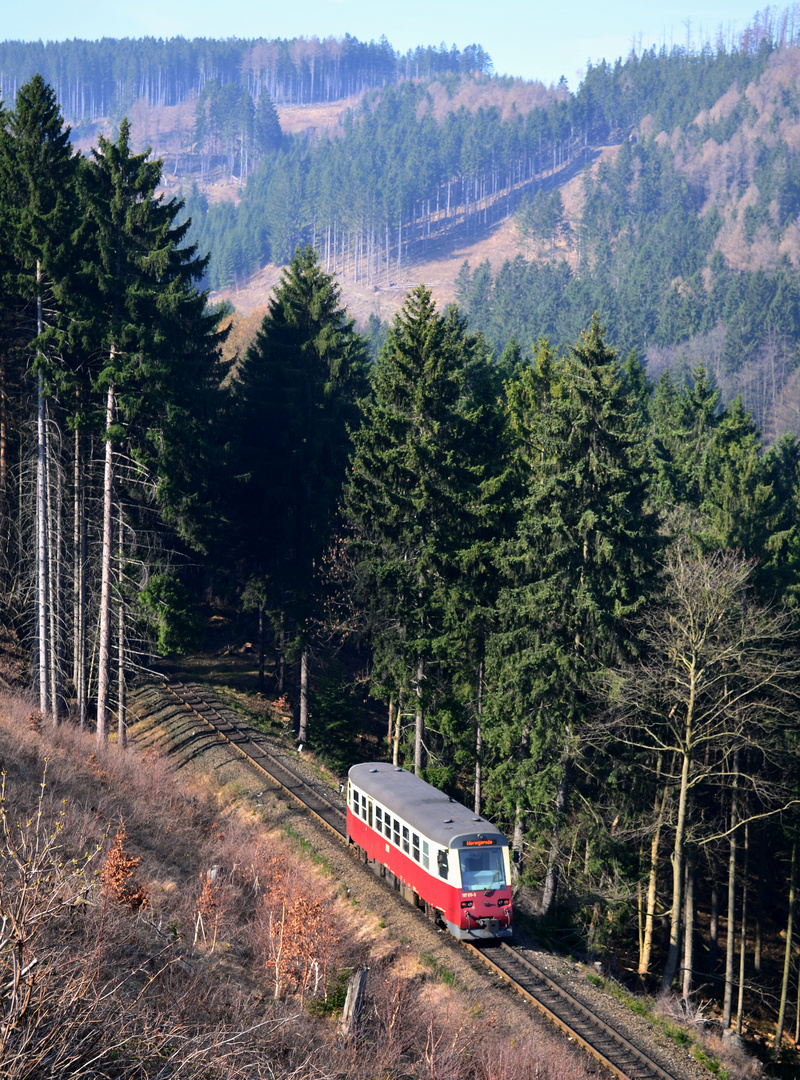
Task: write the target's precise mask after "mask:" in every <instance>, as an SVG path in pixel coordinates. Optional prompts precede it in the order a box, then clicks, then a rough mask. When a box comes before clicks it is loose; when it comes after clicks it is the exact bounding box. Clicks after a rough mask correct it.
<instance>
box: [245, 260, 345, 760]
mask: <svg viewBox="0 0 800 1080" xmlns="http://www.w3.org/2000/svg"><path fill="white" fill-rule="evenodd" d="M365 370H366V349H365V345H364V341H363V339H362V338H361V336H360V335H359V334H358V333H357V332H356V330H355V328H354V326H353V322H352V320H351V319H350V318H349V317H348V315H347V313H346V311H345V309H344V308H343V307H342V306H341V301H340V294H339V288H338V286H337V285H336V282H335V281H334V279H333V278H332V277H331V276H330V275H329V274H326V273H325V272H324V270H322V268H321V266H320V265H319V260H318V258H317V254H316V252H315V251H314V249H313V248H310V247H306V248H303V249H300V250H298V251H297V252H296V253H295V256H294V258H293V259H292V261H291V263H290V265H289V266H288V267H287V268H286V270H285V271H284V273H283V276H282V278H281V282H280V284H279V286H278V288H277V289H276V290H275V293H274V295H273V296H272V298H271V299H270V303H269V310H268V312H267V315H266V316H265V318H264V321H263V323H262V325H261V328H260V330H259V332H258V334H257V336H256V339H255V341H254V343H253V344H252V346H251V347H250V348H249V349H248V351H247V354H246V356H245V358H244V361H243V363H242V365H241V367H240V369H239V371H238V374H237V379H236V382H235V384H234V388H233V393H234V413H233V415H234V418H235V424H236V431H235V432H234V439H235V448H234V455H235V462H236V464H235V466H234V471H235V473H236V475H237V477H238V479H237V483H236V485H235V490H234V492H233V496H234V498H235V503H236V505H235V506H233V507H232V508H231V511H230V512H231V515H232V517H233V518H234V519H235V520H236V521H238V525H237V526H236V528H235V537H234V540H233V543H232V548H231V550H232V552H235V553H236V557H237V558H238V560H239V562H240V567H241V568H243V571H244V575H245V585H246V586H248V591H249V593H250V594H251V595H253V596H254V597H256V600H255V602H256V604H258V605H263V603H267V604H268V605H269V607H270V608H271V609H272V610H274V611H278V612H284V614H288V615H290V616H291V617H292V619H293V620H294V622H295V624H296V626H297V649H298V651H299V653H300V661H301V683H302V686H301V714H300V731H299V735H300V738H301V739H305V738H306V737H307V722H308V710H307V703H308V696H307V694H308V665H309V659H310V654H309V645H310V622H309V620H310V618H311V615H312V607H313V603H312V602H313V599H314V592H315V588H316V587H317V586H318V579H317V575H318V573H319V571H320V567H321V562H322V557H323V554H324V552H325V551H326V549H327V547H328V545H329V543H330V540H331V535H332V530H333V528H334V520H335V513H336V508H337V505H338V501H339V499H340V496H341V492H342V485H343V484H344V480H345V472H346V467H347V457H348V453H349V450H350V440H349V436H348V428H349V426H351V425H352V424H353V423H354V422H355V420H356V418H357V410H356V400H357V398H359V397H360V396H361V395H362V394H363V393H364V392H365V390H366V378H365Z"/></svg>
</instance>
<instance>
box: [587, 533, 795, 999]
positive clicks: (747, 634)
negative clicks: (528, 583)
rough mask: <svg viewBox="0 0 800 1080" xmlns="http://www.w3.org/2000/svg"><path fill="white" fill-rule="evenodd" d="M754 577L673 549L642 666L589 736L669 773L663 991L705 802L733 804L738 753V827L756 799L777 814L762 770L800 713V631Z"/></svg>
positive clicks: (733, 563) (611, 679) (675, 958)
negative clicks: (760, 595) (759, 593)
mask: <svg viewBox="0 0 800 1080" xmlns="http://www.w3.org/2000/svg"><path fill="white" fill-rule="evenodd" d="M752 574H753V565H752V564H751V563H750V562H748V561H747V560H745V559H744V558H742V557H741V556H739V555H737V554H734V553H729V552H718V553H715V554H712V555H709V556H705V557H699V556H696V555H693V554H691V553H689V552H687V551H686V550H685V549H682V548H676V549H675V550H673V551H672V552H671V553H670V555H669V557H668V560H667V563H666V565H665V567H664V600H663V602H662V603H661V604H660V605H658V606H654V607H652V608H650V609H649V610H648V612H647V613H646V615H645V616H644V617H643V619H642V620H641V624H640V627H639V630H640V633H641V636H642V640H643V641H644V642H645V643H646V644H645V649H644V651H643V653H642V657H641V659H640V660H639V661H638V663H637V664H636V665H635V666H632V667H629V668H626V669H620V670H618V671H616V672H614V673H612V674H611V675H608V676H606V678H605V686H604V688H605V689H606V691H608V693H609V706H608V709H607V711H606V713H605V716H604V717H603V719H602V720H601V721H599V722H598V723H597V724H596V725H595V727H594V729H593V731H592V733H591V737H592V739H594V740H599V741H601V742H603V744H604V745H608V744H609V743H614V744H616V746H617V747H619V748H620V752H621V753H622V754H625V755H630V756H631V758H632V759H633V760H634V761H635V763H636V764H637V765H638V766H639V767H642V768H647V769H650V768H652V770H653V773H654V774H655V773H656V772H657V770H658V769H659V768H660V769H661V770H662V772H661V777H660V782H661V783H666V784H667V785H668V787H669V788H670V789H671V790H672V792H673V800H672V805H673V817H672V820H671V822H670V827H671V831H672V835H673V843H672V852H671V865H672V903H671V930H670V947H669V956H668V958H667V962H666V966H665V970H664V975H663V983H664V986H665V987H668V986H669V985H670V984H671V982H672V979H673V978H674V976H675V974H676V971H677V967H678V963H679V956H680V951H679V950H680V941H681V933H680V931H681V914H682V905H683V891H684V881H685V860H686V845H687V841H688V840H691V841H692V842H693V843H695V844H697V845H700V844H703V843H707V842H710V840H711V839H712V837H710V836H707V835H704V834H703V833H702V831H701V828H702V826H701V824H700V823H699V822H695V821H694V816H693V809H694V805H695V802H696V800H697V796H698V793H699V792H700V791H701V790H703V791H705V792H706V793H708V791H709V789H712V791H714V790H718V791H719V793H720V795H719V797H720V798H721V799H722V800H723V801H724V799H725V787H726V785H727V783H728V781H729V779H730V775H731V773H732V772H733V771H734V758H735V757H737V755H739V754H740V753H741V751H743V750H744V749H745V748H748V747H751V748H752V752H751V753H749V754H748V755H744V754H741V761H745V760H746V761H747V762H748V770H747V772H744V771H743V772H741V773H740V775H739V778H738V788H739V791H738V799H739V807H740V809H739V813H738V820H737V822H736V824H735V826H734V827H735V828H741V827H743V826H744V823H745V821H746V820H748V815H747V814H746V813H744V812H743V809H744V807H745V804H746V800H747V798H748V796H749V798H750V800H751V803H752V805H753V806H754V807H760V808H761V810H762V812H765V813H766V812H769V808H770V806H774V805H775V800H776V799H777V797H778V795H779V792H778V791H777V790H775V788H774V786H771V784H770V781H769V779H768V778H767V776H766V771H765V770H764V769H763V768H762V766H763V763H764V761H765V760H767V759H768V758H769V756H770V751H771V749H772V748H774V746H775V745H776V735H777V733H778V732H779V731H780V729H781V727H782V726H783V725H784V724H785V723H786V722H787V721H789V720H791V719H792V718H794V717H796V713H797V697H796V693H797V679H798V668H799V667H800V663H799V662H798V656H797V651H796V646H797V643H798V631H797V629H796V627H795V625H794V624H793V622H792V619H791V617H790V616H789V614H788V613H786V612H785V611H783V610H781V609H779V608H776V607H771V606H769V605H768V604H763V603H760V602H759V601H758V600H757V599H756V598H754V597H753V595H752V593H751V590H750V584H751V577H752ZM754 815H755V816H757V811H753V812H752V813H751V815H750V816H751V817H752V816H754Z"/></svg>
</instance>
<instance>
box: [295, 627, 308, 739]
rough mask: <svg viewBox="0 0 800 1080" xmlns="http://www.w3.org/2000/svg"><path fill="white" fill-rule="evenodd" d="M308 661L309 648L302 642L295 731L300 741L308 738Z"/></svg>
mask: <svg viewBox="0 0 800 1080" xmlns="http://www.w3.org/2000/svg"><path fill="white" fill-rule="evenodd" d="M308 662H309V648H308V645H306V644H305V643H304V644H303V651H302V652H301V653H300V727H299V730H298V732H297V738H298V739H299V741H300V742H301V743H304V742H305V741H306V739H307V738H308Z"/></svg>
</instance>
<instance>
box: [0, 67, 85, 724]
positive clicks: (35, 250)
mask: <svg viewBox="0 0 800 1080" xmlns="http://www.w3.org/2000/svg"><path fill="white" fill-rule="evenodd" d="M5 121H6V122H5V125H4V132H3V136H2V139H0V187H2V189H3V202H4V209H5V213H4V218H5V222H4V224H5V231H6V240H7V242H8V243H9V247H10V250H8V251H7V252H6V256H8V255H10V264H11V265H10V266H8V265H7V267H6V269H7V276H6V286H7V288H8V289H9V292H10V293H11V294H12V295H14V296H16V298H17V319H16V321H17V327H16V330H17V332H18V334H19V341H20V342H21V343H24V346H23V347H24V348H25V352H26V353H27V361H28V366H29V370H30V372H31V373H32V374H33V376H34V377H35V378H36V387H37V391H36V392H37V478H36V488H37V495H36V545H35V546H36V575H35V576H36V605H37V616H36V642H37V654H38V656H37V677H38V689H39V705H40V709H41V711H42V713H43V714H44V715H48V714H49V713H50V712H51V711H52V712H53V713H54V714H55V715H56V716H58V714H59V710H60V699H61V690H60V671H59V667H60V665H59V661H60V653H61V645H60V624H61V620H60V618H59V605H60V601H61V597H60V590H59V588H58V582H59V581H60V579H61V564H60V552H59V551H58V549H57V545H56V539H57V536H58V531H59V530H58V528H57V526H56V524H55V523H54V520H53V515H52V513H51V510H52V509H54V508H51V507H50V505H49V502H50V493H51V489H52V477H51V476H50V473H49V469H50V468H51V467H53V462H52V460H51V455H50V453H49V450H48V423H47V419H48V418H47V396H48V392H52V387H53V382H54V374H55V373H54V365H55V364H56V363H57V361H56V359H55V358H56V356H57V355H58V354H59V352H60V351H61V348H60V347H61V345H62V343H63V336H64V324H65V318H64V310H63V305H62V303H61V290H62V287H63V284H64V282H65V279H66V278H67V277H68V275H69V272H70V269H71V266H70V259H71V256H70V252H71V248H70V239H71V232H72V229H73V227H74V223H75V217H76V199H75V176H76V167H77V158H75V157H74V156H73V154H72V149H71V146H70V140H69V128H65V127H64V125H63V120H62V117H61V112H60V110H59V107H58V102H57V100H56V96H55V93H54V92H53V90H52V88H51V87H49V86H48V85H47V84H46V83H45V81H44V79H43V78H42V77H41V75H35V76H34V77H33V79H31V80H30V82H27V83H25V84H24V85H23V86H21V87H20V89H19V91H18V93H17V97H16V101H15V106H14V109H13V110H12V111H11V112H10V113H9V114H8V115H7V116H6V117H5Z"/></svg>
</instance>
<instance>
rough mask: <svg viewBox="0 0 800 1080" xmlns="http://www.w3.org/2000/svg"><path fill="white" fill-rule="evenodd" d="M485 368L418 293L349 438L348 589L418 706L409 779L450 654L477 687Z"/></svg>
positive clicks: (493, 464) (490, 398)
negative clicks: (368, 614)
mask: <svg viewBox="0 0 800 1080" xmlns="http://www.w3.org/2000/svg"><path fill="white" fill-rule="evenodd" d="M484 360H485V358H484V357H483V355H482V352H481V349H480V347H479V345H478V343H477V342H476V341H475V340H474V339H472V338H470V336H469V335H468V333H467V329H466V324H465V322H464V320H463V319H461V317H460V316H459V315H458V312H457V311H455V310H454V309H451V310H450V311H449V312H448V313H446V314H444V315H443V314H440V313H439V312H437V311H436V307H435V304H434V301H433V298H432V296H431V293H430V291H429V290H428V289H426V288H425V286H422V285H421V286H418V287H417V288H416V289H414V290H413V291H412V292H411V293H410V294H409V295H408V296H407V297H406V301H405V303H404V305H403V308H402V311H401V312H400V313H399V314H398V315H397V316H396V317H395V320H394V323H393V325H392V327H391V330H390V331H389V336H388V338H387V341H386V344H385V345H384V347H383V349H382V350H381V353H380V356H379V358H378V361H377V364H376V368H375V373H374V379H373V396H372V397H371V398H369V399H368V400H367V401H366V402H365V403H364V409H363V419H362V423H361V426H360V428H359V429H358V431H357V432H356V434H355V440H354V441H355V452H354V456H353V462H352V468H351V472H350V479H349V482H348V487H347V492H346V514H347V519H348V522H349V524H350V527H351V529H352V531H353V542H352V550H353V552H354V556H355V559H356V564H357V571H356V576H357V587H358V589H359V590H360V595H361V599H362V601H363V602H364V603H365V604H366V605H367V606H368V607H369V609H370V610H371V611H372V612H373V613H374V616H375V623H374V627H373V634H374V642H373V644H374V647H375V651H376V675H377V676H378V679H379V681H380V678H381V677H382V678H383V684H384V686H385V687H386V688H387V689H389V690H390V692H394V693H395V694H397V693H399V694H402V695H404V696H405V698H406V700H408V698H409V697H413V699H414V700H415V713H416V725H415V740H414V769H415V772H417V773H419V772H421V770H422V768H423V765H424V742H425V719H424V718H425V712H426V709H427V708H428V707H429V705H430V704H431V702H432V700H433V698H434V691H435V689H436V687H437V680H439V679H440V678H441V677H442V676H444V677H445V679H446V681H447V682H448V683H449V681H450V679H451V678H452V676H453V669H454V667H456V666H457V663H458V661H457V660H456V659H455V657H459V658H460V659H461V661H462V678H464V674H463V665H464V664H467V665H469V666H470V667H471V670H472V672H473V676H472V677H471V678H465V681H466V682H467V683H469V684H471V685H472V686H473V687H475V674H474V673H475V672H476V671H477V668H478V664H479V663H480V661H481V646H480V645H478V644H476V643H475V638H476V635H479V634H480V632H481V631H480V623H481V620H482V619H483V618H484V617H485V610H484V609H485V608H486V606H487V599H486V596H485V593H484V590H483V581H482V579H483V577H484V571H485V568H486V564H487V551H488V548H489V547H490V546H491V543H492V538H493V537H492V534H493V533H494V530H495V526H496V521H497V514H498V508H499V507H500V506H502V499H498V485H499V483H500V480H499V476H500V473H501V468H500V465H499V462H500V458H501V447H502V437H501V433H500V431H499V427H498V422H497V419H496V410H495V401H496V394H495V393H494V392H493V391H492V390H491V387H490V385H489V384H488V383H487V381H486V378H487V369H486V367H485V364H484ZM465 635H466V637H465ZM466 639H470V640H471V644H470V646H469V648H467V640H466ZM470 653H471V654H472V655H471V658H470V656H469V654H470ZM439 690H440V692H442V688H441V687H440V688H439ZM471 696H472V697H473V698H474V696H475V693H474V691H473V693H472V695H471Z"/></svg>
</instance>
